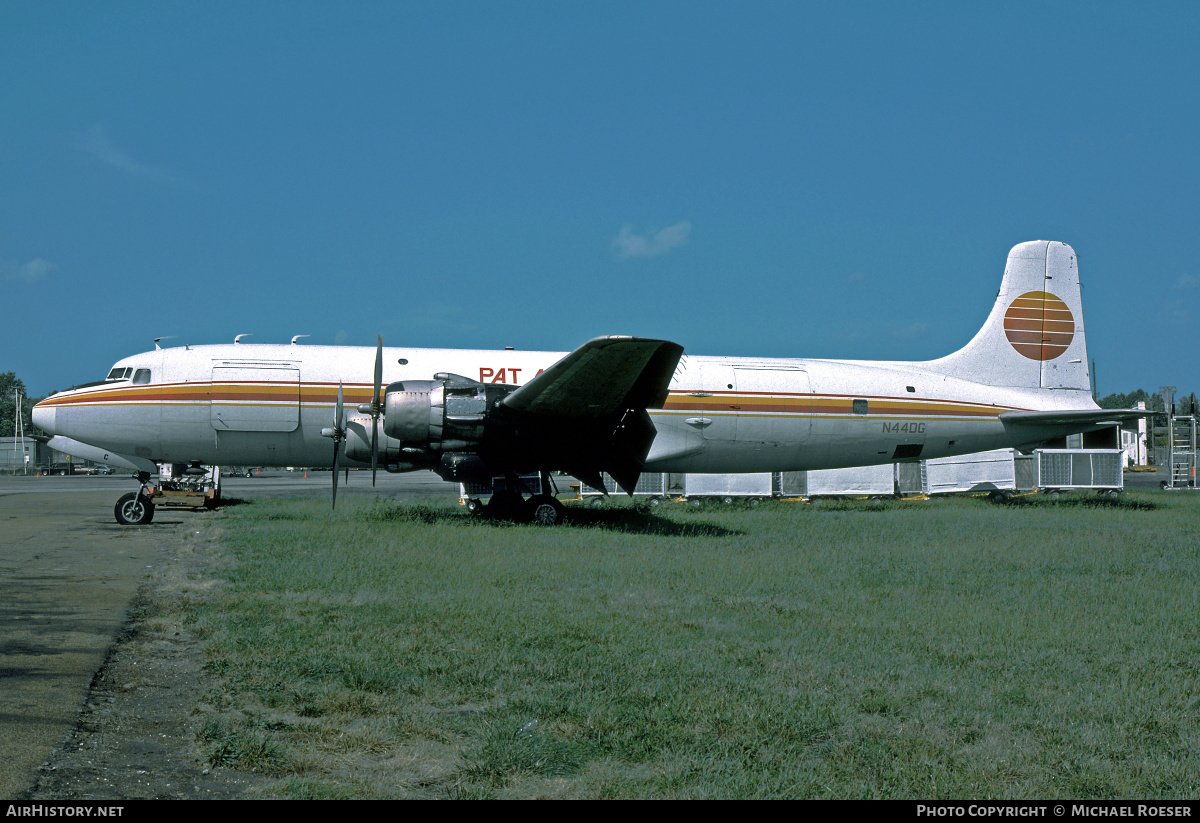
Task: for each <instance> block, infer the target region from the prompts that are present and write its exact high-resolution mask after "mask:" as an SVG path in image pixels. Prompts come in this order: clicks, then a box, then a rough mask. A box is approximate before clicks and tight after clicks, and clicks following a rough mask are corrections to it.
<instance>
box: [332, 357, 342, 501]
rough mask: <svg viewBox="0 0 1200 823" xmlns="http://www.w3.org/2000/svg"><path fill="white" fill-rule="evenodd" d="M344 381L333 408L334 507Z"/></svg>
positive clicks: (340, 446)
mask: <svg viewBox="0 0 1200 823" xmlns="http://www.w3.org/2000/svg"><path fill="white" fill-rule="evenodd" d="M343 407H344V404H343V401H342V381H341V380H339V381H338V396H337V405H336V406H334V408H333V508H335V509H336V508H337V486H338V459H339V457H340V452H341V450H342V422H343V421H342V416H343V415H342V412H343Z"/></svg>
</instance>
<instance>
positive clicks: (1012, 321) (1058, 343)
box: [1004, 291, 1075, 360]
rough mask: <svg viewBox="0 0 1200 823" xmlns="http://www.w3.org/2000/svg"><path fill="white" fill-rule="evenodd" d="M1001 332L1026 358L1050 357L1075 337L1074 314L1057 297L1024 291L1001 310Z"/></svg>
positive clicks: (1060, 351) (1061, 351) (1051, 358)
mask: <svg viewBox="0 0 1200 823" xmlns="http://www.w3.org/2000/svg"><path fill="white" fill-rule="evenodd" d="M1004 334H1005V335H1007V336H1008V342H1009V343H1012V347H1013V348H1014V349H1016V350H1017V353H1018V354H1020V355H1022V356H1024V357H1028V358H1029V359H1030V360H1053V359H1054V358H1056V357H1058V356H1059V355H1060V354H1062V353H1063V352H1065V351H1066V350H1067V347H1068V346H1070V345H1071V340H1072V339H1074V337H1075V318H1074V317H1073V316H1072V315H1071V310H1070V309H1068V308H1067V304H1066V303H1064V302H1063V301H1062V300H1061V299H1059V298H1058V297H1056V296H1054V295H1053V294H1051V293H1050V292H1046V291H1027V292H1025V293H1024V294H1022V295H1021V296H1020V297H1018V298H1017V299H1016V300H1014V301H1012V304H1011V305H1010V306H1009V307H1008V311H1007V312H1005V313H1004Z"/></svg>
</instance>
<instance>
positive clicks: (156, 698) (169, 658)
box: [27, 512, 266, 800]
mask: <svg viewBox="0 0 1200 823" xmlns="http://www.w3.org/2000/svg"><path fill="white" fill-rule="evenodd" d="M181 531H182V537H181V538H172V539H170V540H169V541H167V542H166V543H165V544H164V545H162V546H160V547H159V550H158V555H157V557H156V562H155V564H154V567H153V569H151V571H150V574H149V575H148V577H147V579H146V580H145V582H144V583H143V584H142V586H141V587H140V589H139V591H138V595H137V597H136V599H135V600H134V602H133V604H132V605H131V607H130V610H129V617H128V621H127V623H126V625H125V627H124V629H123V631H122V633H121V635H120V637H118V639H117V642H116V643H115V644H114V645H113V647H112V649H111V650H110V651H109V654H108V657H107V659H106V661H105V663H104V665H103V666H102V667H101V669H100V671H99V672H97V673H96V676H95V678H94V679H93V680H92V685H91V688H90V690H89V693H88V698H87V701H86V703H85V705H84V708H83V710H82V712H81V713H80V716H79V722H78V724H77V726H76V728H75V731H74V733H73V734H72V735H71V736H70V737H69V738H68V739H67V740H66V742H65V743H64V744H63V745H62V746H61V747H60V748H59V749H57V750H56V751H55V752H54V754H53V755H52V756H51V758H50V760H48V761H47V762H46V763H44V764H43V765H42V766H40V767H39V769H38V777H37V781H36V783H35V784H34V785H33V787H32V788H31V789H30V790H29V791H28V793H27V798H28V799H30V800H61V799H86V800H115V799H140V798H162V799H167V798H176V799H185V798H186V799H204V798H213V799H228V798H245V797H253V796H255V795H256V793H257V790H258V789H260V788H261V786H262V785H263V784H264V783H265V782H266V778H263V777H260V776H258V775H254V774H242V773H239V772H236V771H232V770H229V769H221V768H209V767H208V765H207V764H206V763H205V762H204V757H203V753H202V752H201V750H200V748H199V747H198V745H197V743H196V733H195V732H196V727H197V726H198V725H199V723H200V721H201V707H202V705H203V703H204V700H205V695H207V694H210V693H211V691H212V689H214V688H215V686H216V684H215V682H214V681H213V680H212V679H211V678H210V677H209V676H208V675H207V674H206V673H205V671H204V669H203V665H202V663H203V653H202V649H201V645H200V643H199V641H198V640H196V639H195V638H194V637H193V636H192V635H191V634H190V633H189V632H188V630H187V628H186V627H185V626H184V625H183V621H182V619H181V615H182V614H183V613H185V610H186V606H187V601H188V600H194V599H196V598H201V597H204V596H205V594H206V592H208V591H211V590H212V588H213V587H214V586H216V585H218V582H217V580H216V578H215V577H214V576H213V574H212V570H213V568H214V566H215V565H216V564H220V563H223V562H226V561H225V560H224V558H223V557H222V555H221V551H220V543H221V526H220V513H219V512H216V513H209V514H197V515H196V516H195V518H194V519H193V520H192V521H189V522H187V523H186V525H185V528H184V529H182V530H181Z"/></svg>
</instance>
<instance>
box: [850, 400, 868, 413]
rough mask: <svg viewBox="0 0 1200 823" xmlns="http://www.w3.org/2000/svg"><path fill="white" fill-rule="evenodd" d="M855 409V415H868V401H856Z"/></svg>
mask: <svg viewBox="0 0 1200 823" xmlns="http://www.w3.org/2000/svg"><path fill="white" fill-rule="evenodd" d="M853 408H854V413H855V414H866V413H867V401H866V400H855V401H854V403H853Z"/></svg>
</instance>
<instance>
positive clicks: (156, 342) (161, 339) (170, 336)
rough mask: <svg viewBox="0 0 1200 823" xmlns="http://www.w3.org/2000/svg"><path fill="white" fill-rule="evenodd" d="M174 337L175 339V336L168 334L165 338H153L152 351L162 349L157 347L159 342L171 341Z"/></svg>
mask: <svg viewBox="0 0 1200 823" xmlns="http://www.w3.org/2000/svg"><path fill="white" fill-rule="evenodd" d="M174 337H175V335H173V334H168V335H167V336H166V337H156V338H154V350H155V351H160V350H161V349H162V346H160V345H158V344H159V343H160V342H161V341H163V340H171V339H173V338H174Z"/></svg>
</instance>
